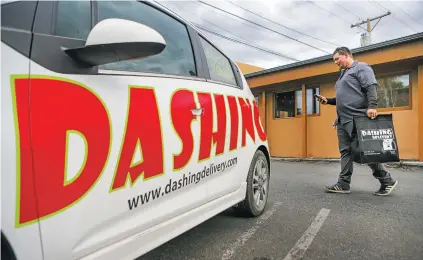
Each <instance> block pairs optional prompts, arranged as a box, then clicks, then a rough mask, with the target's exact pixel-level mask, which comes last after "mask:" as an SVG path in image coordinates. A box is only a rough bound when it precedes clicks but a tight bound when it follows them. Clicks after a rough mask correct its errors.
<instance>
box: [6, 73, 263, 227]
mask: <svg viewBox="0 0 423 260" xmlns="http://www.w3.org/2000/svg"><path fill="white" fill-rule="evenodd" d="M13 83H14V84H13V85H14V86H13V87H12V88H13V93H14V94H15V95H14V97H13V98H14V99H15V105H16V107H15V113H16V116H15V118H16V123H17V131H18V133H17V137H18V140H17V144H18V149H19V150H18V158H17V161H18V177H17V181H18V190H17V193H18V194H17V196H18V198H17V207H18V208H17V211H18V216H17V219H16V225H17V227H19V226H22V225H24V224H28V223H31V222H33V221H35V220H37V219H44V218H46V217H49V216H52V215H54V214H56V213H58V212H60V211H62V210H64V209H66V208H68V207H70V206H72V205H73V204H75V203H76V202H77V201H79V200H80V199H81V198H82V197H83V196H84V195H85V194H87V193H88V192H89V190H90V189H91V188H92V187H93V186H94V185H95V183H96V181H97V180H98V179H99V178H100V175H101V173H102V172H103V170H104V167H105V166H106V164H107V160H108V156H109V153H110V152H111V151H110V148H111V141H112V140H118V139H116V138H114V139H113V138H112V129H111V126H112V124H111V122H110V118H109V115H108V111H107V107H106V106H105V104H104V103H103V102H102V101H101V99H100V98H99V97H98V96H97V95H96V94H94V93H93V92H92V91H91V90H90V89H88V88H87V87H85V86H81V84H78V83H75V82H70V81H66V80H60V79H51V78H37V77H34V78H31V79H29V78H14V80H13ZM213 98H214V104H215V106H214V104H213V102H212V101H213ZM198 100H199V104H197V103H196V102H195V99H194V93H193V92H192V91H189V90H184V89H183V90H177V91H176V92H175V93H174V94H173V96H172V99H171V101H170V113H171V121H172V124H173V127H174V129H175V131H176V134H177V136H178V137H179V139H180V140H181V145H182V146H181V149H180V153H179V154H174V155H173V166H174V170H178V169H182V168H183V167H185V166H186V165H187V164H188V162H189V160H190V159H191V157H192V154H193V149H194V136H193V132H192V129H191V123H192V122H193V121H194V120H197V118H201V119H200V120H201V128H200V129H201V133H200V136H201V137H200V140H199V141H200V142H201V143H200V151H199V158H198V159H199V160H204V159H207V158H209V157H210V154H211V147H212V144H215V145H216V154H217V155H218V154H222V153H223V152H224V149H225V142H226V141H225V139H226V123H227V115H226V102H225V97H224V96H223V95H219V94H213V96H212V94H210V93H199V94H198ZM238 102H239V104H240V107H241V112H242V146H245V145H246V135H247V133H248V134H249V135H250V136H251V138H252V140H253V141H255V131H254V126H255V128H256V130H257V132H258V135H259V137H260V139H261V140H265V138H266V135H265V133H264V131H263V129H262V128H261V125H260V123H259V113H258V107H257V105H256V104H255V103H253V104H254V105H250V103H249V101H247V102H245V100H244V99H242V98H235V97H231V96H228V97H227V104H228V105H229V111H230V129H231V130H230V143H229V150H234V149H236V148H237V145H238V134H239V114H238V109H239V106H238ZM200 107H201V108H204V114H203V115H202V117H198V115H196V113H194V114H193V113H192V110H193V109H198V108H200ZM213 108H214V109H215V111H216V113H213ZM253 111H254V113H253ZM253 114H254V116H253ZM214 116H217V118H216V120H214V118H213V117H214ZM253 120H254V121H255V122H253ZM214 121H216V123H217V125H216V127H215V128H216V131H213V128H214V127H213V122H214ZM254 123H255V124H254ZM69 131H72V132H77V133H78V134H80V135H81V136H83V138H84V139H85V141H86V160H85V164H84V165H83V167H82V169H81V170H80V173H79V175H77V176H76V178H75V179H74V180H73V181H72V182H66V180H65V175H66V172H65V171H66V169H65V168H66V159H67V158H68V157H69V156H71V155H68V154H66V153H67V148H68V147H67V133H68V132H69ZM162 131H163V129H162V127H161V121H160V114H159V109H158V103H157V98H156V95H155V92H154V90H153V89H152V88H142V87H130V88H129V104H128V114H127V124H126V126H125V130H124V134H123V137H122V138H123V140H122V144H121V150H120V155H119V159H118V161H117V162H116V168H115V169H116V170H115V176H114V180H113V181H112V184H111V187H110V189H111V191H115V190H117V189H120V188H124V187H125V185H126V182H127V180H128V178H129V179H130V183H131V185H134V184H135V183H136V182H137V180H138V179H139V177H140V176H143V178H144V179H149V178H153V177H155V176H158V175H161V174H163V173H164V150H163V147H164V144H163V137H162ZM228 137H229V136H228ZM136 149H140V152H141V154H142V160H141V161H140V162H137V163H133V158H134V154H135V153H136V152H137V150H136ZM170 149H172V148H170ZM35 198H37V200H35Z"/></svg>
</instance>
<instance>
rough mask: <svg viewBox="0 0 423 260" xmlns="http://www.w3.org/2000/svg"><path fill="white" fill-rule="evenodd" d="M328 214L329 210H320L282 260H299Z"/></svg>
mask: <svg viewBox="0 0 423 260" xmlns="http://www.w3.org/2000/svg"><path fill="white" fill-rule="evenodd" d="M329 212H330V210H329V209H321V210H320V212H319V214H317V216H316V218H315V219H314V221H313V223H311V225H310V227H309V228H308V229H307V230H306V232H304V234H303V236H302V237H301V238H300V239H299V240H298V241H297V243H296V244H295V246H294V247H293V248H292V249H291V251H289V253H288V254H287V255H286V256H285V258H284V260H295V259H301V258H302V257H303V256H304V253H305V251H306V250H307V248H308V247H309V246H310V244H311V242H313V239H314V237H315V236H316V235H317V232H319V230H320V228H321V227H322V225H323V222H325V220H326V218H327V217H328V215H329Z"/></svg>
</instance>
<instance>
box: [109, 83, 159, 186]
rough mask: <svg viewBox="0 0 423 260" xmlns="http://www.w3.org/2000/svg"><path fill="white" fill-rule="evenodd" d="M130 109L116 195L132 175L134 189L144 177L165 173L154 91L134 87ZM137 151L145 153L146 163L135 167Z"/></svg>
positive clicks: (117, 172)
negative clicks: (134, 160)
mask: <svg viewBox="0 0 423 260" xmlns="http://www.w3.org/2000/svg"><path fill="white" fill-rule="evenodd" d="M128 105H129V109H128V115H127V116H128V117H127V120H128V121H127V124H126V127H125V137H124V139H123V144H122V150H121V153H120V157H119V160H118V165H117V168H116V173H115V179H114V181H113V183H112V188H111V190H112V191H115V190H117V189H119V188H122V187H124V186H125V183H126V180H127V178H128V175H129V177H130V181H131V185H134V184H135V182H136V181H137V179H138V178H139V177H140V176H142V175H143V176H144V180H145V179H149V178H152V177H155V176H157V175H161V174H163V171H164V169H163V168H164V166H163V144H162V142H163V140H162V129H161V126H160V116H159V109H158V107H157V100H156V96H155V93H154V89H149V88H137V87H131V88H130V89H129V104H128ZM146 111H148V112H146ZM137 144H140V146H137ZM136 149H141V154H142V162H139V163H137V164H135V165H132V164H131V163H132V161H133V158H134V154H135V153H136ZM143 151H148V152H143Z"/></svg>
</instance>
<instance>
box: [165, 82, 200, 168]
mask: <svg viewBox="0 0 423 260" xmlns="http://www.w3.org/2000/svg"><path fill="white" fill-rule="evenodd" d="M193 109H197V107H196V105H195V100H194V94H193V93H192V92H191V91H189V90H179V91H177V92H176V93H174V94H173V96H172V100H171V104H170V112H171V116H172V124H173V127H174V128H175V131H176V133H177V134H178V136H179V138H180V140H181V145H182V150H181V152H180V153H179V154H177V155H173V169H174V170H180V169H182V168H184V167H185V166H186V165H187V164H188V161H189V160H190V159H191V156H192V152H193V150H194V137H193V136H192V130H191V123H192V121H193V120H195V116H194V115H193V112H192V110H193Z"/></svg>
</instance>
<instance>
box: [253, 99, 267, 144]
mask: <svg viewBox="0 0 423 260" xmlns="http://www.w3.org/2000/svg"><path fill="white" fill-rule="evenodd" d="M253 105H254V123H255V126H256V130H257V133H258V136H259V137H260V140H262V141H263V142H264V141H266V140H267V136H266V132H265V131H264V129H263V127H262V126H261V123H260V111H259V108H258V105H257V103H256V101H255V100H254V101H253Z"/></svg>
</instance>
